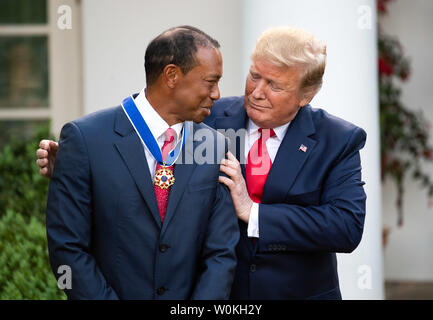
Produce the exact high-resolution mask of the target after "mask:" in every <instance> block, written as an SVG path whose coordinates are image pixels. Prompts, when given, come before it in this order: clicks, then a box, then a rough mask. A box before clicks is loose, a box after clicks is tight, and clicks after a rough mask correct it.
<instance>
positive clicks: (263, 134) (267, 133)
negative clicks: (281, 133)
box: [259, 128, 275, 141]
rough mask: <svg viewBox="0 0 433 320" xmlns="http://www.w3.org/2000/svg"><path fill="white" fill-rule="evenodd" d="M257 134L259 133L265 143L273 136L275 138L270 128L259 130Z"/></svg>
mask: <svg viewBox="0 0 433 320" xmlns="http://www.w3.org/2000/svg"><path fill="white" fill-rule="evenodd" d="M259 132H260V137H261V138H262V139H264V140H265V141H266V140H268V138H272V137H273V136H275V131H274V129H272V128H271V129H263V128H259Z"/></svg>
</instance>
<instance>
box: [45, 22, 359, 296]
mask: <svg viewBox="0 0 433 320" xmlns="http://www.w3.org/2000/svg"><path fill="white" fill-rule="evenodd" d="M251 58H252V64H251V67H250V70H249V74H248V76H247V80H246V88H245V96H243V97H231V98H223V99H220V100H218V101H217V102H216V103H215V105H214V107H213V109H212V113H211V115H210V116H208V117H207V118H206V119H205V123H207V124H208V125H209V126H211V127H214V128H216V129H225V130H227V133H228V136H229V137H231V138H232V144H231V150H232V151H233V153H234V154H235V156H236V157H235V156H233V154H232V153H228V159H227V160H223V163H222V164H221V171H222V172H223V173H225V174H226V175H227V176H221V177H220V181H221V182H222V183H225V184H226V185H227V186H228V187H229V189H230V193H231V196H232V199H233V202H234V206H235V209H236V214H237V216H238V218H239V219H238V222H239V227H240V231H241V237H240V241H239V244H238V246H237V257H238V265H237V269H236V275H235V280H234V284H233V287H232V292H231V298H232V299H341V293H340V289H339V282H338V275H337V260H336V252H351V251H353V250H354V249H355V248H356V247H357V245H358V244H359V242H360V240H361V237H362V232H363V225H364V217H365V200H366V195H365V193H364V190H363V184H364V183H363V182H362V180H361V164H360V156H359V150H360V149H361V148H362V147H363V146H364V144H365V139H366V134H365V132H364V131H363V130H362V129H361V128H358V127H356V126H355V125H353V124H351V123H348V122H347V121H344V120H342V119H339V118H337V117H334V116H332V115H330V114H328V113H327V112H326V111H324V110H322V109H315V108H312V107H311V106H310V105H309V103H310V101H311V100H312V99H313V97H314V96H315V95H316V94H317V92H318V91H319V90H320V88H321V85H322V77H323V74H324V70H325V64H326V46H325V44H324V43H322V42H321V41H320V40H318V39H316V38H315V37H313V36H312V35H310V34H309V33H307V32H305V31H302V30H299V29H297V28H291V27H281V28H272V29H270V30H268V31H266V32H265V33H264V34H263V35H262V36H261V37H260V38H259V39H258V41H257V44H256V47H255V49H254V51H253V54H252V56H251ZM233 134H234V136H233ZM55 149H56V144H55V142H48V141H42V142H41V149H39V150H38V152H37V154H38V157H39V158H40V159H39V160H37V161H38V165H39V166H40V167H41V174H44V175H45V176H49V174H50V172H51V170H52V166H53V159H54V157H55ZM47 150H50V152H49V153H47ZM51 150H52V151H51ZM248 160H249V161H248ZM247 162H248V163H247ZM245 163H247V164H245ZM257 164H259V165H258V166H257Z"/></svg>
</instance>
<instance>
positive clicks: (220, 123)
mask: <svg viewBox="0 0 433 320" xmlns="http://www.w3.org/2000/svg"><path fill="white" fill-rule="evenodd" d="M247 121H248V117H247V112H246V111H245V107H244V104H243V103H241V104H239V105H236V106H234V107H233V106H231V107H230V108H228V109H226V110H225V111H224V116H222V117H218V118H216V120H215V129H218V130H219V129H223V130H225V132H224V134H225V136H226V137H227V138H229V140H230V148H229V150H230V151H231V153H233V154H234V155H235V157H236V159H238V160H239V162H240V163H241V169H242V174H243V176H244V177H245V158H246V155H245V143H246V141H245V131H244V130H245V129H246V127H247Z"/></svg>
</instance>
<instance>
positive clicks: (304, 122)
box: [262, 106, 316, 203]
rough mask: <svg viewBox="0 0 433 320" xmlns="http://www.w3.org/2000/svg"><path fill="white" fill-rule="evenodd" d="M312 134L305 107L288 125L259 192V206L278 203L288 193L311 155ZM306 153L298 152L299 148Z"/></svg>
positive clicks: (311, 121) (313, 142)
mask: <svg viewBox="0 0 433 320" xmlns="http://www.w3.org/2000/svg"><path fill="white" fill-rule="evenodd" d="M314 133H315V127H314V124H313V120H312V117H311V109H310V107H309V106H305V107H303V108H301V109H300V110H299V112H298V114H297V115H296V117H295V119H293V120H292V122H291V123H290V126H289V128H288V129H287V133H286V135H285V137H284V138H283V141H282V142H281V145H280V147H279V149H278V152H277V155H276V157H275V160H274V163H273V164H272V167H271V170H270V172H269V175H268V178H267V180H266V183H265V187H264V190H263V197H262V202H263V203H279V202H281V200H282V199H284V198H285V197H286V195H287V193H288V191H289V190H290V187H291V186H292V184H293V182H294V181H295V179H296V177H297V175H298V174H299V172H300V171H301V169H302V166H303V165H304V163H305V161H306V160H307V159H308V157H309V155H310V154H311V153H312V152H313V149H314V146H315V145H316V141H315V140H313V139H312V138H310V136H311V135H312V134H314ZM302 145H303V146H305V147H306V150H305V149H304V150H305V151H302V150H300V147H301V146H302Z"/></svg>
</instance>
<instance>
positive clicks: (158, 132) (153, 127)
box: [134, 88, 183, 143]
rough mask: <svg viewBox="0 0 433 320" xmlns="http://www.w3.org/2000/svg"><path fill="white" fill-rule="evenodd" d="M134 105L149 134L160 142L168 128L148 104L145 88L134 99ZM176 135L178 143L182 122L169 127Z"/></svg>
mask: <svg viewBox="0 0 433 320" xmlns="http://www.w3.org/2000/svg"><path fill="white" fill-rule="evenodd" d="M134 102H135V105H136V106H137V108H138V111H139V112H140V113H141V116H142V117H143V119H144V120H145V121H146V124H147V125H148V127H149V129H150V132H152V135H153V136H154V137H155V139H157V140H160V139H161V138H163V135H164V133H165V131H166V130H167V129H168V128H169V127H170V126H169V125H168V123H167V122H165V120H164V119H163V118H161V116H160V115H159V114H158V112H156V110H155V108H154V107H153V106H152V105H151V104H150V102H149V100H147V98H146V93H145V88H143V89H142V90H141V91H140V93H139V94H138V96H137V97H135V99H134ZM171 128H172V129H174V130H175V131H176V133H177V136H176V143H177V142H178V141H179V139H180V136H181V132H182V129H183V122H179V123H176V124H175V125H172V126H171Z"/></svg>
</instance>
